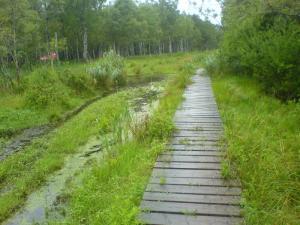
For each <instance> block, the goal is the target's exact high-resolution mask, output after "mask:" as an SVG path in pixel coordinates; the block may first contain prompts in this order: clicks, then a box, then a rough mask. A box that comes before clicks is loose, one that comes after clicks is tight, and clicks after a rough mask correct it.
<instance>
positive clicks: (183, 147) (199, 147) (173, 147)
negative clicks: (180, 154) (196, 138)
mask: <svg viewBox="0 0 300 225" xmlns="http://www.w3.org/2000/svg"><path fill="white" fill-rule="evenodd" d="M167 149H170V150H182V151H185V150H187V151H219V150H220V146H218V145H183V144H170V145H168V146H167Z"/></svg>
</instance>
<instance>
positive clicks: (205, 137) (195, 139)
mask: <svg viewBox="0 0 300 225" xmlns="http://www.w3.org/2000/svg"><path fill="white" fill-rule="evenodd" d="M172 140H174V141H175V140H178V141H181V140H188V141H192V142H199V141H219V140H220V136H218V135H209V134H208V135H201V136H200V135H199V136H178V135H176V134H174V136H173V138H172ZM187 144H188V143H187Z"/></svg>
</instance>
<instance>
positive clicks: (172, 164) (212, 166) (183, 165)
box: [154, 162, 221, 170]
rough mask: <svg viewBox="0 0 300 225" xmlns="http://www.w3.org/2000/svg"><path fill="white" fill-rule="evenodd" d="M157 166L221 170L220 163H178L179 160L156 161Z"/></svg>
mask: <svg viewBox="0 0 300 225" xmlns="http://www.w3.org/2000/svg"><path fill="white" fill-rule="evenodd" d="M154 167H155V168H167V169H194V170H205V169H211V170H220V169H221V165H220V163H178V162H170V163H169V162H156V164H155V166H154Z"/></svg>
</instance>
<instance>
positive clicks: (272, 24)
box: [220, 0, 300, 101]
mask: <svg viewBox="0 0 300 225" xmlns="http://www.w3.org/2000/svg"><path fill="white" fill-rule="evenodd" d="M296 4H297V3H296V1H290V2H287V1H276V0H272V1H268V4H266V2H265V1H252V0H251V1H250V0H246V1H243V2H241V3H238V2H237V1H236V0H227V1H226V2H225V8H224V25H225V26H224V30H225V33H224V41H223V44H222V48H221V57H220V60H221V62H222V63H221V65H222V66H223V68H224V69H228V70H229V71H230V72H234V73H238V74H249V75H252V76H254V77H255V78H257V80H259V81H260V83H261V84H262V86H263V88H264V90H265V91H266V92H267V93H270V94H272V95H274V96H276V97H278V98H280V99H282V100H284V101H286V100H291V99H299V98H300V76H299V73H300V61H299V52H300V41H299V40H300V26H299V16H297V14H296V12H293V11H294V10H295V8H296ZM241 15H243V16H241Z"/></svg>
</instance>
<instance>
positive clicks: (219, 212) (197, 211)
mask: <svg viewBox="0 0 300 225" xmlns="http://www.w3.org/2000/svg"><path fill="white" fill-rule="evenodd" d="M141 208H142V210H144V211H151V212H160V213H177V214H183V215H212V216H229V217H240V207H238V206H233V205H215V204H195V203H179V202H158V201H142V203H141Z"/></svg>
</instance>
